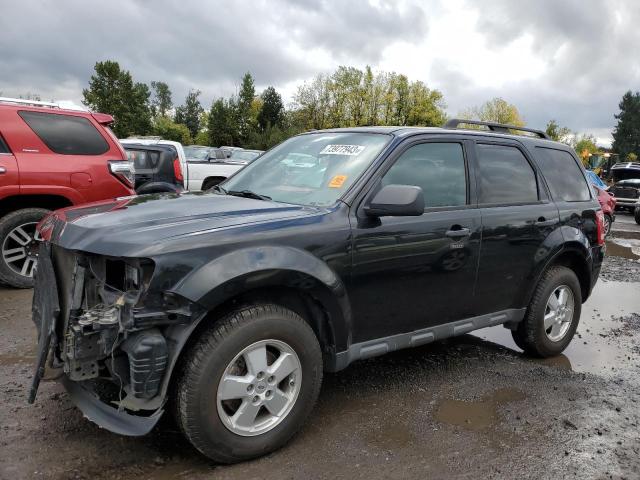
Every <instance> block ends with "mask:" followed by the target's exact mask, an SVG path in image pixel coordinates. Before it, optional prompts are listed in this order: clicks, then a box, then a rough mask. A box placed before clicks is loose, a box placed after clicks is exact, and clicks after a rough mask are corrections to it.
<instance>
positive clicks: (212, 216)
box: [39, 193, 317, 256]
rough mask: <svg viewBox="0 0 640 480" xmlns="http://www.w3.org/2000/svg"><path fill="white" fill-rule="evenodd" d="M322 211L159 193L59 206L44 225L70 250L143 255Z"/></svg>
mask: <svg viewBox="0 0 640 480" xmlns="http://www.w3.org/2000/svg"><path fill="white" fill-rule="evenodd" d="M313 213H317V209H315V208H313V207H304V206H298V205H290V204H283V203H277V202H272V201H265V200H254V199H249V198H243V197H235V196H230V195H217V194H212V193H187V194H154V195H141V196H136V197H127V198H124V199H118V200H113V201H107V202H98V203H92V204H87V205H83V206H81V207H72V208H65V209H62V210H57V211H55V212H53V213H52V214H50V215H49V216H48V217H46V218H45V219H44V220H43V221H42V222H41V223H40V225H39V230H40V232H41V235H42V237H43V238H44V239H45V240H48V241H50V242H51V243H53V244H55V245H59V246H61V247H63V248H66V249H70V250H80V251H86V252H92V253H97V254H103V255H113V256H139V255H140V254H141V253H142V252H144V251H149V247H152V246H153V245H158V244H162V243H166V242H169V241H171V240H175V239H179V238H181V237H184V236H187V235H191V234H195V233H200V232H206V233H211V234H213V233H215V232H216V231H217V230H226V229H229V228H233V227H236V226H246V225H254V224H260V223H265V222H272V221H279V220H285V219H289V218H296V217H301V216H307V215H311V214H313Z"/></svg>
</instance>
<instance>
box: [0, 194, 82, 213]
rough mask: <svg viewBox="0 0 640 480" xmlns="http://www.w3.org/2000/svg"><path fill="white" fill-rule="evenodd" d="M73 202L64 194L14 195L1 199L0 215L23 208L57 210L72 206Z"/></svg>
mask: <svg viewBox="0 0 640 480" xmlns="http://www.w3.org/2000/svg"><path fill="white" fill-rule="evenodd" d="M73 204H74V202H73V201H72V200H71V199H69V198H67V197H65V196H64V195H45V194H29V195H13V196H10V197H6V198H3V199H1V200H0V217H3V216H4V215H6V214H7V213H11V212H14V211H16V210H21V209H23V208H46V209H47V210H57V209H58V208H64V207H70V206H72V205H73Z"/></svg>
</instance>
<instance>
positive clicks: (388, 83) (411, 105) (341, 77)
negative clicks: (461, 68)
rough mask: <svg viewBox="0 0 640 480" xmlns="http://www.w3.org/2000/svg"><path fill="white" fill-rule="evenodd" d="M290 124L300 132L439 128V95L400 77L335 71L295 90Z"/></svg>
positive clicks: (441, 106)
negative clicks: (374, 127)
mask: <svg viewBox="0 0 640 480" xmlns="http://www.w3.org/2000/svg"><path fill="white" fill-rule="evenodd" d="M294 105H295V113H294V115H293V118H294V123H295V124H297V125H299V127H300V128H303V129H308V128H317V129H320V128H332V127H352V126H360V125H429V126H431V125H441V124H442V123H443V122H444V120H445V117H446V115H445V112H444V107H445V105H444V101H443V97H442V93H441V92H439V91H438V90H431V89H429V88H428V87H427V85H425V84H424V83H423V82H420V81H410V80H409V79H408V78H407V77H406V76H405V75H399V74H397V73H393V72H391V73H388V72H379V73H377V74H374V73H373V71H372V70H371V67H366V68H365V70H364V71H362V70H358V69H357V68H354V67H344V66H341V67H339V68H338V69H337V70H336V71H335V72H334V73H333V74H331V75H318V76H317V77H315V78H314V79H313V80H312V81H311V82H310V83H305V84H303V85H301V86H300V87H298V91H297V92H296V95H295V97H294Z"/></svg>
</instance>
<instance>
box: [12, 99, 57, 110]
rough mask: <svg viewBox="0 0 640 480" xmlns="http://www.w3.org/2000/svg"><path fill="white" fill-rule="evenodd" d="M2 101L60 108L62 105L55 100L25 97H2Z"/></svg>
mask: <svg viewBox="0 0 640 480" xmlns="http://www.w3.org/2000/svg"><path fill="white" fill-rule="evenodd" d="M0 103H15V104H18V105H33V106H34V107H49V108H60V105H59V104H57V103H53V102H41V101H40V100H26V99H24V98H9V97H0Z"/></svg>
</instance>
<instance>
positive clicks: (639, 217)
mask: <svg viewBox="0 0 640 480" xmlns="http://www.w3.org/2000/svg"><path fill="white" fill-rule="evenodd" d="M633 218H634V219H635V221H636V223H637V224H638V225H640V207H636V209H635V211H634V213H633Z"/></svg>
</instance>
